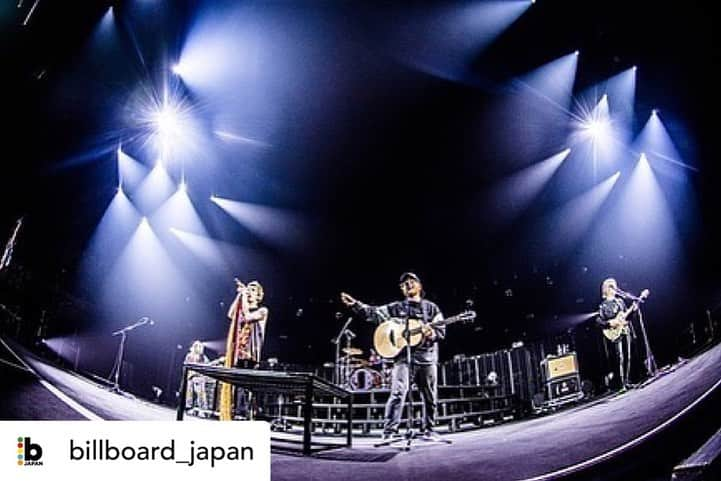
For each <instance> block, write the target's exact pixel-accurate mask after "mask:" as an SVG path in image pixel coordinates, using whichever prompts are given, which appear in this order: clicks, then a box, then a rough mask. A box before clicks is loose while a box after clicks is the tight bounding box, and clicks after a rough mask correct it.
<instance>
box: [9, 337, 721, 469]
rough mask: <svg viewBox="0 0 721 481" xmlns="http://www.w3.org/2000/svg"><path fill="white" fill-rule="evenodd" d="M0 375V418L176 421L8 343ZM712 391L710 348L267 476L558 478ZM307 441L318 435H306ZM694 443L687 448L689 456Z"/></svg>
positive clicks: (689, 418)
mask: <svg viewBox="0 0 721 481" xmlns="http://www.w3.org/2000/svg"><path fill="white" fill-rule="evenodd" d="M5 342H8V341H5ZM8 347H10V349H11V350H12V351H13V352H10V351H9V350H8ZM15 354H17V356H19V357H20V358H21V359H17V357H16V356H15ZM27 367H29V368H30V369H31V370H32V371H34V372H35V373H37V374H39V375H40V376H41V377H42V378H43V379H42V381H41V380H40V379H39V378H38V377H37V376H36V375H35V374H34V373H33V372H32V371H31V370H28V369H27ZM0 377H1V378H2V379H3V382H2V384H0V395H1V396H2V399H3V400H4V402H3V403H2V405H0V418H1V419H86V418H88V417H89V414H90V417H92V416H97V418H101V419H112V420H131V419H133V420H171V419H175V411H174V410H172V409H169V408H166V407H163V406H158V405H154V404H152V403H148V402H144V401H140V400H137V399H129V398H125V397H122V396H118V395H116V394H113V393H111V392H108V391H107V390H106V389H103V388H102V387H101V386H99V385H97V384H94V383H92V382H90V381H88V380H87V379H85V378H83V377H80V376H76V375H73V374H71V373H68V372H66V371H64V370H61V369H58V368H56V367H53V366H51V365H49V364H48V363H46V362H45V361H43V360H42V359H39V358H36V357H35V356H33V355H32V354H29V353H28V352H27V351H25V350H23V349H22V348H20V347H19V346H17V345H14V344H10V343H9V342H8V346H5V345H4V343H2V342H0ZM41 382H44V383H45V384H42V383H41ZM48 385H50V387H52V389H56V390H57V391H58V392H59V393H60V397H59V396H58V394H53V393H52V392H51V390H50V389H49V387H48ZM719 386H721V346H716V347H714V348H713V349H710V350H708V351H706V352H704V353H703V354H701V355H699V356H697V357H695V358H693V359H691V360H689V361H687V362H684V363H682V364H679V365H677V366H675V367H674V368H673V369H671V370H669V371H668V372H665V373H664V374H663V375H661V376H658V377H657V378H656V379H654V380H653V382H650V383H648V384H647V385H645V386H643V387H639V388H636V389H632V390H630V391H628V392H626V393H624V394H621V395H615V396H610V397H607V398H604V399H600V400H597V401H594V402H591V403H587V404H582V405H579V406H576V407H573V408H570V409H565V410H562V411H559V412H556V413H554V414H550V415H545V416H542V417H536V418H531V419H526V420H521V421H516V422H512V423H507V424H501V425H497V426H493V427H487V428H483V429H478V430H474V431H466V432H460V433H453V434H447V435H445V437H446V438H447V439H450V440H452V441H453V444H452V445H444V444H437V443H417V444H416V445H415V446H414V448H413V449H412V450H411V451H410V452H399V450H398V449H396V448H390V447H386V448H373V447H372V444H373V443H374V442H376V440H375V439H368V438H357V439H355V440H354V447H353V448H352V449H347V448H339V449H333V450H327V451H323V452H320V453H316V454H314V455H313V456H309V457H302V456H299V455H295V454H282V453H274V454H273V457H272V477H273V480H274V481H276V480H293V481H297V480H305V479H308V480H327V479H343V480H367V479H383V480H406V479H407V480H418V479H427V478H431V477H432V478H437V479H441V480H442V481H460V480H471V479H478V480H498V481H510V480H532V479H533V480H541V479H557V478H558V477H561V476H562V475H564V474H567V473H568V472H575V471H576V470H582V469H585V468H588V467H591V466H594V465H596V464H598V463H602V462H604V461H607V460H609V459H612V458H615V457H619V456H622V455H623V454H624V453H625V452H628V451H629V450H632V449H634V448H635V447H636V446H642V445H643V444H644V443H646V442H647V441H649V440H653V439H654V438H655V437H657V436H660V435H662V434H663V433H664V432H666V431H668V430H669V429H672V428H673V427H674V426H675V425H677V424H679V423H682V422H687V423H688V422H699V420H698V419H697V418H698V416H695V412H696V411H695V408H697V407H700V406H703V405H704V403H705V402H706V401H708V400H710V399H711V398H712V397H714V396H717V395H718V393H719V390H721V388H720V387H719ZM62 397H65V398H66V400H63V399H61V398H62ZM67 400H70V403H68V402H67ZM73 403H76V404H77V406H75V407H73V405H72V404H73ZM78 407H79V408H80V409H78ZM88 413H89V414H88ZM187 419H195V418H192V417H188V418H187ZM716 427H718V426H716ZM314 440H316V441H319V440H323V438H322V437H320V436H314ZM335 442H339V440H338V438H335ZM701 442H702V441H701ZM701 442H700V443H699V445H700V444H701ZM697 447H698V446H691V445H689V446H688V448H687V452H688V454H690V453H691V452H693V451H694V450H695V449H696V448H697ZM599 479H603V478H599Z"/></svg>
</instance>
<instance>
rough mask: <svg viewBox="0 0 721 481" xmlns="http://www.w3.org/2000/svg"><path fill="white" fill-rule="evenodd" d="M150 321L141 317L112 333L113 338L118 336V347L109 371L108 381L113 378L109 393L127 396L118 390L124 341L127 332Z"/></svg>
mask: <svg viewBox="0 0 721 481" xmlns="http://www.w3.org/2000/svg"><path fill="white" fill-rule="evenodd" d="M149 321H150V318H149V317H141V318H140V319H138V321H137V322H136V323H134V324H131V325H129V326H127V327H124V328H122V329H120V330H118V331H115V332H113V334H112V335H113V336H120V345H119V346H118V353H117V354H116V356H115V364H114V365H113V370H112V371H110V375H109V376H108V380H110V379H111V378H114V382H113V387H111V388H110V391H111V392H114V393H116V394H122V395H125V396H127V395H128V394H127V393H126V392H124V391H123V390H122V389H120V371H121V370H122V369H123V357H124V355H125V341H126V339H127V337H128V332H130V331H132V330H133V329H135V328H136V327H140V326H144V325H145V324H147V323H148V322H149Z"/></svg>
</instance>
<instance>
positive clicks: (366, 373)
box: [350, 367, 383, 391]
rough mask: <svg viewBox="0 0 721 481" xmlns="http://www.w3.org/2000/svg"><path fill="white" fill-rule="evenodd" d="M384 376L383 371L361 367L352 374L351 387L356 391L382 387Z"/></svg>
mask: <svg viewBox="0 0 721 481" xmlns="http://www.w3.org/2000/svg"><path fill="white" fill-rule="evenodd" d="M382 384H383V378H382V376H381V373H379V372H378V371H376V370H375V369H368V368H367V367H361V368H358V369H356V370H355V371H353V372H352V373H351V375H350V387H351V388H352V389H353V390H354V391H368V390H370V389H375V388H379V387H381V385H382Z"/></svg>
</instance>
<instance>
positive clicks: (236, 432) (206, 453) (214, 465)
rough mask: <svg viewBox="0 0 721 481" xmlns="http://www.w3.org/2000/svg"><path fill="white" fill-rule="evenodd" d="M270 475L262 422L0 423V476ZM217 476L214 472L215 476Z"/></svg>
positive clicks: (252, 480)
mask: <svg viewBox="0 0 721 481" xmlns="http://www.w3.org/2000/svg"><path fill="white" fill-rule="evenodd" d="M120 472H122V473H123V476H124V477H127V478H129V479H132V480H144V479H172V480H173V481H186V480H187V481H191V480H192V481H197V480H198V479H216V478H215V476H224V475H228V476H233V477H237V476H238V474H239V473H243V476H242V477H243V480H244V481H270V426H269V424H268V423H266V422H262V421H254V422H250V421H239V422H210V421H209V422H156V421H116V422H93V421H0V479H1V480H13V481H26V480H29V481H35V480H43V481H46V480H48V479H74V480H76V481H86V480H88V481H90V480H92V481H98V480H101V479H106V478H107V477H108V476H109V475H110V476H111V477H112V476H114V475H113V474H112V473H120ZM211 476H212V477H211Z"/></svg>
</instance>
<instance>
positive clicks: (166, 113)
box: [153, 105, 180, 139]
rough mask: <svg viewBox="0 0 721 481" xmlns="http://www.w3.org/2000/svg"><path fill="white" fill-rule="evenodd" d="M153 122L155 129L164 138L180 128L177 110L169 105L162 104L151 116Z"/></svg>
mask: <svg viewBox="0 0 721 481" xmlns="http://www.w3.org/2000/svg"><path fill="white" fill-rule="evenodd" d="M153 122H154V123H155V130H156V131H157V132H158V134H160V136H161V137H162V138H165V139H167V138H168V137H170V136H172V135H174V134H176V133H178V132H179V130H180V121H179V119H178V112H177V111H176V109H175V108H174V107H173V106H171V105H164V106H163V107H162V108H161V109H160V110H158V111H157V112H156V113H155V115H154V116H153Z"/></svg>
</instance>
